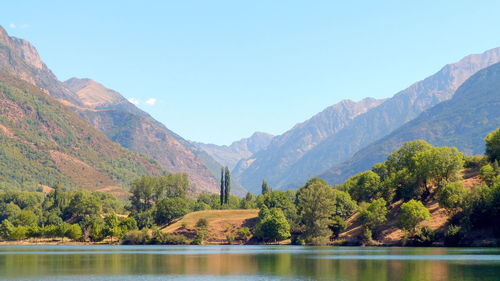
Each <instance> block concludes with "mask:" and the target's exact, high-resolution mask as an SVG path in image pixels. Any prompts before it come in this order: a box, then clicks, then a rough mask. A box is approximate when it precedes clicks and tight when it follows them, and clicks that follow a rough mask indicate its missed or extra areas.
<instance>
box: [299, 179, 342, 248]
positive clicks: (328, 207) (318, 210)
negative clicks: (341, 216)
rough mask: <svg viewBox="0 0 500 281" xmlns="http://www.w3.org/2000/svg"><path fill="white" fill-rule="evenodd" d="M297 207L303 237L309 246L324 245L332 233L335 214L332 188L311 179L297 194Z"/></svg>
mask: <svg viewBox="0 0 500 281" xmlns="http://www.w3.org/2000/svg"><path fill="white" fill-rule="evenodd" d="M297 203H298V204H297V207H298V209H299V216H300V218H301V222H302V225H303V227H304V233H303V236H304V238H305V241H306V242H307V243H310V244H325V243H326V242H327V241H328V240H329V238H330V236H331V235H332V232H331V230H330V228H329V225H331V224H332V214H334V212H335V194H334V192H333V188H332V187H330V186H328V185H327V184H326V183H325V181H323V180H321V179H311V180H309V181H308V182H307V183H306V185H305V186H303V187H301V188H300V190H299V192H298V194H297Z"/></svg>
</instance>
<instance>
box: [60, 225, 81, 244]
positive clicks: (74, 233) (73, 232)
mask: <svg viewBox="0 0 500 281" xmlns="http://www.w3.org/2000/svg"><path fill="white" fill-rule="evenodd" d="M64 236H66V237H68V238H69V239H71V240H80V239H81V238H82V228H81V227H80V226H79V225H78V224H72V225H70V226H69V227H68V229H67V230H66V233H65V234H64Z"/></svg>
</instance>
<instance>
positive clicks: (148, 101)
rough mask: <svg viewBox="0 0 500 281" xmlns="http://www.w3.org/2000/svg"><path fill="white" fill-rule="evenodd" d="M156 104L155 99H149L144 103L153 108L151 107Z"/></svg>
mask: <svg viewBox="0 0 500 281" xmlns="http://www.w3.org/2000/svg"><path fill="white" fill-rule="evenodd" d="M156 102H157V100H156V99H155V98H149V99H148V100H147V101H146V104H147V105H151V106H153V105H155V104H156Z"/></svg>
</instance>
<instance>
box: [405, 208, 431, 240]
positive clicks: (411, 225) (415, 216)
mask: <svg viewBox="0 0 500 281" xmlns="http://www.w3.org/2000/svg"><path fill="white" fill-rule="evenodd" d="M430 217H431V213H430V212H429V210H428V209H427V208H426V207H425V206H424V204H422V202H420V201H417V200H410V201H408V202H406V203H403V204H402V205H401V210H400V212H399V215H398V224H399V227H401V228H402V229H403V230H405V231H408V232H409V233H410V234H414V233H415V231H416V228H417V225H418V224H419V223H421V222H423V221H425V220H428V219H430Z"/></svg>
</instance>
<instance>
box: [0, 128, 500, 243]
mask: <svg viewBox="0 0 500 281" xmlns="http://www.w3.org/2000/svg"><path fill="white" fill-rule="evenodd" d="M485 147H486V150H485V155H477V156H464V155H463V154H462V153H461V152H460V151H458V150H457V149H456V148H454V147H434V146H432V145H431V144H429V143H427V142H425V141H423V140H415V141H410V142H407V143H404V144H403V145H402V146H401V147H400V148H399V149H398V150H396V151H394V152H392V153H391V154H390V155H389V157H388V158H387V160H386V161H385V162H382V163H378V164H376V165H374V166H373V167H372V169H371V170H368V171H365V172H362V173H359V174H356V175H354V176H352V177H351V178H349V179H348V180H347V181H345V182H344V183H343V184H340V185H336V186H330V185H328V183H327V182H326V181H324V180H322V179H320V178H312V179H310V180H309V181H307V183H305V184H304V185H303V186H301V187H300V188H298V190H296V191H295V190H288V191H281V190H273V189H272V187H271V186H269V185H268V184H267V182H266V181H265V180H263V181H262V186H261V194H259V195H254V194H252V193H248V194H247V195H246V196H245V197H244V198H239V197H237V196H234V195H231V194H230V190H231V189H230V188H231V176H230V174H229V170H228V169H223V170H222V176H221V183H220V184H221V192H220V194H208V193H201V194H196V195H193V194H188V189H189V186H190V183H189V179H188V176H187V175H186V174H170V175H165V176H160V177H141V178H138V179H136V180H134V181H133V182H132V183H131V188H130V190H129V193H130V196H129V198H128V200H127V201H122V200H120V199H118V198H116V197H114V196H113V195H111V194H107V193H103V192H98V191H89V190H84V189H80V190H71V189H66V188H65V187H64V186H62V185H60V184H57V185H55V186H54V188H52V189H51V190H50V191H49V192H45V193H44V192H28V191H18V190H3V191H1V192H0V220H1V221H2V222H1V224H0V237H1V238H2V239H3V240H6V241H19V240H24V239H30V241H46V239H60V240H61V241H64V239H65V238H66V239H67V240H66V241H82V242H93V243H98V242H103V241H104V242H105V243H124V244H188V243H191V244H204V243H206V237H207V228H208V222H207V220H204V219H200V220H199V221H198V222H197V223H196V229H195V233H193V236H192V237H186V236H183V235H179V234H172V233H166V232H164V231H162V228H164V227H165V226H167V225H169V224H171V223H173V222H175V221H176V220H178V219H179V218H181V217H182V216H184V215H186V214H188V213H190V212H194V211H203V210H236V209H259V215H258V218H257V220H256V222H255V224H254V225H252V226H251V227H245V228H241V229H239V230H238V233H237V236H238V237H228V239H227V242H228V243H234V241H235V240H237V241H239V242H240V243H244V244H256V243H277V242H280V241H289V242H288V243H291V244H296V245H304V244H307V245H328V244H331V245H350V244H356V245H380V244H381V243H380V238H381V236H382V234H383V232H384V231H385V230H386V229H385V228H386V227H387V225H388V222H389V221H392V222H393V223H394V225H396V227H397V228H399V229H400V230H402V231H403V234H404V235H403V239H402V245H413V246H429V245H436V243H437V245H446V246H462V245H471V244H473V243H474V241H475V240H478V239H482V240H485V241H486V240H487V241H489V242H488V243H490V244H486V245H489V246H495V245H498V240H497V239H498V238H500V226H499V225H498V224H493V223H491V222H493V221H498V220H499V219H500V168H499V164H498V163H499V161H500V128H498V129H496V130H495V131H493V132H491V133H490V134H488V135H487V136H486V138H485ZM464 172H468V173H476V174H477V175H478V176H479V177H480V179H481V181H480V183H478V184H475V185H472V186H470V185H467V186H466V185H464V182H463V180H462V174H463V173H464ZM432 201H436V202H438V204H439V208H442V209H444V210H445V211H446V214H447V218H448V221H447V223H446V225H445V227H442V228H439V229H433V228H431V227H429V226H425V225H423V224H424V223H425V222H426V221H428V220H429V219H430V217H431V212H430V210H429V209H428V208H427V207H426V204H427V203H429V202H432ZM354 224H357V225H359V228H360V229H361V231H360V235H358V236H356V237H355V238H354V239H351V240H349V241H347V240H345V239H343V238H342V237H341V234H342V233H343V232H344V231H345V230H346V229H348V228H349V227H352V226H353V225H354ZM44 239H45V240H44ZM288 239H290V240H288Z"/></svg>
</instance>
